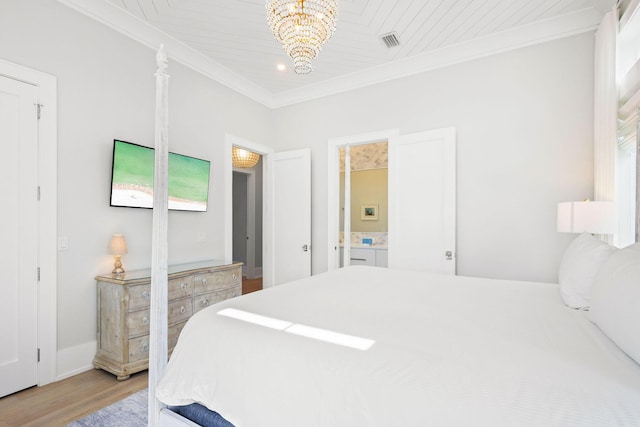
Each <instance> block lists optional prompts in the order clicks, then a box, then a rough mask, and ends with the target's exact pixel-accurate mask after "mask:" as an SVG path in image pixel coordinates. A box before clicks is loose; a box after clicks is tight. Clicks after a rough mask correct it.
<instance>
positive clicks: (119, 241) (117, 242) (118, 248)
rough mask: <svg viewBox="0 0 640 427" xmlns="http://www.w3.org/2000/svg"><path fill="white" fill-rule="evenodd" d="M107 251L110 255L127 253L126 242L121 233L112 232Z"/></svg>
mask: <svg viewBox="0 0 640 427" xmlns="http://www.w3.org/2000/svg"><path fill="white" fill-rule="evenodd" d="M109 253H110V254H111V255H123V254H126V253H127V242H126V240H124V236H123V235H122V234H114V235H113V237H111V242H110V243H109Z"/></svg>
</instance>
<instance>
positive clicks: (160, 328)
mask: <svg viewBox="0 0 640 427" xmlns="http://www.w3.org/2000/svg"><path fill="white" fill-rule="evenodd" d="M156 62H157V65H158V71H156V120H155V122H156V129H155V164H154V170H155V173H154V180H153V231H152V241H151V248H152V249H151V309H150V311H151V316H150V318H151V319H150V325H149V326H150V331H149V334H150V335H149V408H148V417H149V418H148V424H149V425H150V426H157V425H158V421H159V417H160V410H161V409H162V407H163V405H162V404H161V403H160V402H159V401H158V400H157V399H156V397H155V396H156V393H155V390H156V385H157V384H158V381H160V378H162V375H163V374H164V371H165V369H166V366H167V353H168V344H167V305H168V299H167V285H168V273H167V264H168V247H167V246H168V244H167V226H168V212H169V211H168V209H169V206H168V203H169V202H168V200H169V198H168V193H169V191H168V187H169V180H168V171H169V101H168V93H169V75H168V74H167V67H168V61H167V54H166V52H165V50H164V46H163V45H161V46H160V49H159V50H158V53H157V55H156Z"/></svg>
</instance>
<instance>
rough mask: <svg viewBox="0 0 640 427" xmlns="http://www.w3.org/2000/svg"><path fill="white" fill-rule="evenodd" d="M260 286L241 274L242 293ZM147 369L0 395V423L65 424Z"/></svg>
mask: <svg viewBox="0 0 640 427" xmlns="http://www.w3.org/2000/svg"><path fill="white" fill-rule="evenodd" d="M260 289H262V278H257V279H247V278H246V277H243V278H242V293H243V294H247V293H250V292H255V291H258V290H260ZM147 381H148V375H147V372H146V371H144V372H139V373H137V374H133V375H131V377H130V378H129V379H128V380H125V381H118V380H116V377H115V376H114V375H111V374H110V373H108V372H105V371H102V370H97V369H92V370H90V371H87V372H83V373H81V374H78V375H75V376H73V377H71V378H67V379H65V380H62V381H58V382H55V383H52V384H47V385H46V386H43V387H32V388H29V389H27V390H23V391H21V392H18V393H14V394H11V395H9V396H6V397H3V398H2V399H0V427H15V426H34V427H35V426H38V427H40V426H42V427H45V426H46V427H58V426H66V425H67V424H68V423H70V422H71V421H74V420H77V419H79V418H82V417H85V416H87V415H89V414H91V413H93V412H95V411H97V410H98V409H101V408H104V407H105V406H109V405H111V404H112V403H115V402H117V401H118V400H121V399H124V398H125V397H127V396H129V395H131V394H133V393H136V392H138V391H140V390H142V389H144V388H146V387H147Z"/></svg>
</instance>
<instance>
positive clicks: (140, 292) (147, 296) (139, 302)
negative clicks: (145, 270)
mask: <svg viewBox="0 0 640 427" xmlns="http://www.w3.org/2000/svg"><path fill="white" fill-rule="evenodd" d="M150 290H151V285H137V286H130V287H129V311H135V310H140V309H141V308H144V307H149V305H151V291H150Z"/></svg>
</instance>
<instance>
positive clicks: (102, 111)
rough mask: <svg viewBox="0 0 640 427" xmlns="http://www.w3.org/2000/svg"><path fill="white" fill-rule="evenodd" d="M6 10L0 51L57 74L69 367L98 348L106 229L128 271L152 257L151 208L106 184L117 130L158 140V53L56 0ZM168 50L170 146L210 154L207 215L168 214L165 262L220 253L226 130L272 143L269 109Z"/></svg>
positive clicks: (107, 265) (62, 351)
mask: <svg viewBox="0 0 640 427" xmlns="http://www.w3.org/2000/svg"><path fill="white" fill-rule="evenodd" d="M0 11H1V13H0V58H2V59H5V60H7V61H11V62H14V63H17V64H21V65H24V66H27V67H30V68H33V69H35V70H39V71H43V72H46V73H49V74H52V75H54V76H57V78H58V141H59V142H58V143H59V146H58V154H59V159H58V175H59V177H58V179H59V181H58V235H59V236H67V237H68V238H69V249H68V250H67V251H62V252H58V349H59V359H60V358H62V359H65V360H59V363H58V365H59V366H63V368H61V369H62V370H63V371H73V370H75V369H79V368H82V367H83V366H85V365H86V364H88V363H90V362H91V358H92V356H93V354H92V352H93V351H94V350H95V346H94V345H95V337H96V290H95V289H96V287H95V281H94V277H95V276H96V274H98V273H105V272H109V271H110V270H111V268H112V262H113V261H112V258H111V257H109V256H108V255H107V245H108V243H109V239H110V236H111V235H112V234H113V233H116V232H122V233H124V235H125V236H126V239H127V243H128V247H129V253H128V254H127V255H125V256H124V257H123V263H124V268H125V269H128V270H132V269H137V268H148V267H149V265H150V254H151V248H150V244H151V210H146V209H131V208H115V207H110V206H109V194H110V193H109V187H110V179H111V158H112V145H113V139H114V138H119V139H123V140H126V141H130V142H135V143H138V144H142V145H147V146H153V144H154V111H155V110H154V105H155V99H154V97H155V77H154V73H155V71H156V65H155V52H153V51H152V50H150V49H148V48H146V47H144V46H142V45H141V44H139V43H137V42H135V41H133V40H131V39H129V38H127V37H125V36H123V35H120V34H118V33H116V32H114V31H112V30H110V29H109V28H107V27H105V26H104V25H102V24H99V23H97V22H95V21H93V20H91V19H89V18H87V17H85V16H83V15H81V14H78V13H77V12H75V11H73V10H71V9H69V8H67V7H65V6H62V5H60V4H59V3H57V2H55V1H50V0H27V1H15V0H0ZM168 54H169V61H170V62H169V74H170V75H171V79H170V88H169V92H170V95H169V105H170V107H169V109H170V111H169V114H170V125H169V145H170V150H171V151H175V152H177V153H181V154H186V155H190V156H194V157H198V158H203V159H207V160H210V161H211V179H210V190H209V209H208V212H206V213H195V212H170V214H169V227H170V231H169V246H170V252H169V261H170V263H179V262H186V261H193V260H201V259H208V258H224V242H223V240H224V230H225V225H224V198H223V189H224V176H223V161H222V156H223V150H224V135H225V133H229V134H234V135H237V136H239V137H242V138H245V139H248V140H265V139H267V138H266V137H265V135H269V133H270V132H269V131H270V129H271V125H270V123H269V118H270V117H271V114H272V113H271V111H270V110H268V109H267V108H265V107H263V106H261V105H259V104H257V103H255V102H253V101H251V100H249V99H248V98H245V97H243V96H241V95H238V94H237V93H236V92H234V91H232V90H230V89H228V88H226V87H224V86H222V85H220V84H217V83H216V82H213V81H211V80H210V79H208V78H205V77H203V76H202V75H200V74H197V73H195V72H193V71H191V70H189V69H187V68H185V67H183V66H181V65H179V64H177V63H175V62H172V61H171V52H168ZM46 108H47V106H45V107H44V114H46ZM248 118H250V120H251V126H247V125H246V123H247V119H248ZM199 232H205V233H206V235H207V241H206V242H205V243H198V242H197V240H196V237H197V234H198V233H199ZM74 349H78V350H77V352H80V353H82V354H81V355H78V354H74V352H75V353H77V352H76V351H75V350H74ZM79 364H80V366H79ZM83 364H84V365H83ZM58 375H65V372H58Z"/></svg>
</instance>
